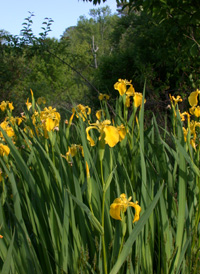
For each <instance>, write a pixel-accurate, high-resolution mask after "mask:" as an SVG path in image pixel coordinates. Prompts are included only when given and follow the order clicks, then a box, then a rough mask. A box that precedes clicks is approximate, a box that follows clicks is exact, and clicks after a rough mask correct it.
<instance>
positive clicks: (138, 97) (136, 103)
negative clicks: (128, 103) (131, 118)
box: [133, 92, 143, 108]
mask: <svg viewBox="0 0 200 274" xmlns="http://www.w3.org/2000/svg"><path fill="white" fill-rule="evenodd" d="M142 97H143V96H142V93H139V92H135V95H134V97H133V99H134V106H135V107H136V108H137V107H139V106H141V105H142Z"/></svg>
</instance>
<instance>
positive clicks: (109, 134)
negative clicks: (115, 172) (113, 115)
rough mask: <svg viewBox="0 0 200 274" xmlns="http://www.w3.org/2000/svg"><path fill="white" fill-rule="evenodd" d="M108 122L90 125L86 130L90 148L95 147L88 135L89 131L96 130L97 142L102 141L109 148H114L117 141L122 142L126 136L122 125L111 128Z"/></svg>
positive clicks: (97, 122)
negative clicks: (97, 132) (98, 134)
mask: <svg viewBox="0 0 200 274" xmlns="http://www.w3.org/2000/svg"><path fill="white" fill-rule="evenodd" d="M110 124H111V121H110V120H105V121H103V122H99V121H98V120H97V121H96V123H94V124H91V125H90V126H89V127H87V128H86V134H87V140H88V141H89V142H90V145H91V146H95V142H94V140H93V139H92V137H91V136H90V135H89V131H90V130H91V129H96V130H98V131H99V133H100V136H99V141H101V140H102V139H104V141H105V144H108V145H109V146H110V147H114V146H115V145H116V144H117V143H118V142H119V141H121V140H123V139H124V138H125V135H126V130H125V128H124V126H123V125H121V126H119V127H114V126H111V125H110Z"/></svg>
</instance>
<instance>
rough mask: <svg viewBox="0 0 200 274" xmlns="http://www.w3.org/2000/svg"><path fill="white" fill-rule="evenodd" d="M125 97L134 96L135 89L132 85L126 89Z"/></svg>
mask: <svg viewBox="0 0 200 274" xmlns="http://www.w3.org/2000/svg"><path fill="white" fill-rule="evenodd" d="M126 95H128V96H134V95H135V89H134V87H133V86H132V85H130V87H129V88H128V90H127V92H126Z"/></svg>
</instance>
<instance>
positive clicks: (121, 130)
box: [117, 125, 126, 142]
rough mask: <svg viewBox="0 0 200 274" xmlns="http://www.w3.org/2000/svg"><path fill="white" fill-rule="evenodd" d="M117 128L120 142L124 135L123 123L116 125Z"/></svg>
mask: <svg viewBox="0 0 200 274" xmlns="http://www.w3.org/2000/svg"><path fill="white" fill-rule="evenodd" d="M117 129H118V132H119V141H120V142H121V141H122V140H124V138H125V137H126V128H125V126H124V125H121V126H118V127H117Z"/></svg>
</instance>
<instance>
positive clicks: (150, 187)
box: [0, 88, 200, 274]
mask: <svg viewBox="0 0 200 274" xmlns="http://www.w3.org/2000/svg"><path fill="white" fill-rule="evenodd" d="M144 93H145V88H144V91H143V97H142V101H141V104H140V105H139V106H137V107H136V106H134V97H133V106H132V109H131V108H130V107H128V105H126V94H124V95H122V96H120V97H119V99H117V101H116V108H115V110H114V111H112V112H110V111H109V107H108V105H107V101H106V99H105V100H104V101H102V102H101V104H102V109H103V110H104V113H103V115H102V117H101V120H100V121H104V120H105V119H108V120H111V121H113V125H114V126H115V127H116V126H119V125H121V124H123V125H124V126H125V129H126V136H125V138H124V139H123V140H121V142H118V143H117V144H116V145H115V146H114V147H110V146H109V145H108V144H105V139H104V138H105V135H103V136H102V139H101V140H99V132H98V131H97V130H95V129H94V128H93V129H91V130H90V136H91V137H92V138H93V139H94V141H95V146H91V145H90V142H89V141H88V139H87V134H86V128H87V127H88V126H91V124H92V123H94V122H95V120H96V119H95V117H94V113H93V112H92V113H91V114H89V112H88V113H87V111H86V112H79V111H78V110H77V108H76V110H75V111H74V112H73V115H72V117H71V119H70V120H69V121H68V123H66V122H63V121H62V122H60V124H59V130H58V128H57V126H55V127H53V128H52V129H51V130H49V131H45V129H44V127H43V124H44V121H41V120H38V121H37V123H35V122H34V120H33V118H32V117H33V116H32V115H33V114H34V112H35V110H37V112H38V113H40V112H41V111H42V110H40V108H39V106H38V105H37V104H36V103H35V101H34V96H33V94H32V107H31V108H30V109H29V110H26V111H25V113H26V114H25V115H24V118H23V122H22V123H21V124H20V125H17V123H13V122H11V121H12V111H11V110H9V109H7V114H8V117H9V118H8V121H10V122H9V125H10V127H12V128H13V130H14V133H15V134H14V136H11V137H9V136H8V135H9V134H8V132H7V128H3V124H1V128H0V130H1V132H2V135H0V136H1V137H0V138H1V139H0V142H1V143H2V144H4V145H6V146H8V147H9V149H10V152H9V154H8V155H7V154H6V153H3V152H2V155H1V156H0V168H1V203H0V234H1V235H2V236H3V238H2V239H0V256H1V259H0V266H1V273H19V274H23V273H26V274H27V273H36V274H38V273H52V274H54V273H110V274H114V273H116V274H117V273H191V272H194V273H199V269H200V268H199V247H200V241H199V218H200V212H199V176H200V171H199V146H197V147H196V148H194V147H193V146H192V145H191V144H190V139H189V138H190V137H189V135H188V136H187V140H185V138H184V137H185V135H184V132H183V130H182V127H183V123H184V122H182V121H181V117H180V114H179V111H178V106H176V108H175V112H173V111H172V115H173V123H172V124H173V125H174V130H173V133H171V132H168V131H166V130H165V129H163V128H160V127H159V126H158V124H157V122H156V119H155V117H152V121H151V124H150V126H149V127H148V128H144V120H145V112H144V106H145V100H144V97H145V94H144ZM76 116H77V117H76ZM72 118H73V119H72ZM37 119H38V118H37ZM54 119H56V118H55V117H54ZM53 121H54V122H55V120H53ZM104 134H105V132H104ZM72 144H76V145H81V146H76V153H74V154H73V153H72V150H71V152H70V150H69V147H71V145H72ZM82 149H83V153H84V154H83V153H82ZM66 152H70V153H68V154H66ZM122 193H125V194H126V196H127V197H130V196H132V200H133V202H136V201H138V202H139V205H140V206H141V208H142V211H141V214H140V219H139V221H138V222H135V223H133V219H134V214H135V211H134V209H133V208H132V207H128V208H127V210H126V212H121V214H122V215H123V216H122V215H121V217H122V221H120V220H115V219H113V218H111V216H110V214H109V210H110V205H111V204H112V203H113V201H114V200H115V199H116V198H117V197H120V195H121V194H122Z"/></svg>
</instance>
